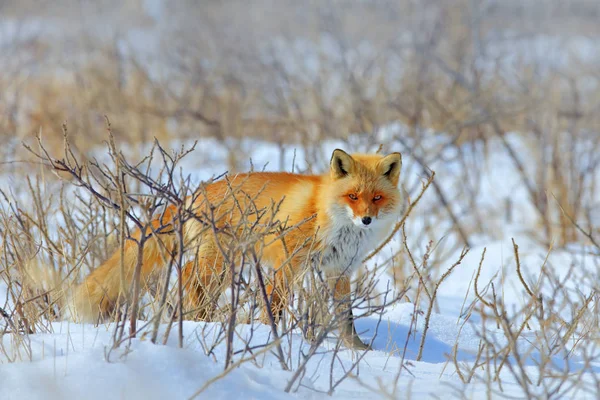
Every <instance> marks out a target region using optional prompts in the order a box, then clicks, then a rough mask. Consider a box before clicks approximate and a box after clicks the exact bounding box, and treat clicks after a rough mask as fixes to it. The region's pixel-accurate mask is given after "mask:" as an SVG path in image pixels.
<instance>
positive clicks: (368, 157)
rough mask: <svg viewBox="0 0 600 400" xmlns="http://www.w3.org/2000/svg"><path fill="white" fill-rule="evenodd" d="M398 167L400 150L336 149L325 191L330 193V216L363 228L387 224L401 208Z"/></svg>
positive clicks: (400, 157) (399, 166) (400, 162)
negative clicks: (361, 151)
mask: <svg viewBox="0 0 600 400" xmlns="http://www.w3.org/2000/svg"><path fill="white" fill-rule="evenodd" d="M401 168H402V156H401V155H400V153H391V154H389V155H387V156H382V155H379V154H353V155H350V154H348V153H346V152H344V151H343V150H340V149H337V150H335V151H334V152H333V154H332V156H331V162H330V172H329V173H330V178H331V179H330V185H331V187H330V188H328V190H327V191H328V192H329V193H330V194H331V196H332V197H331V198H330V201H331V202H332V204H331V207H330V211H331V213H332V214H333V216H334V217H335V218H340V219H344V218H349V219H350V220H352V222H353V223H354V224H355V225H356V226H359V227H361V228H365V229H370V228H373V229H376V228H377V227H378V225H379V224H380V222H381V221H385V222H386V223H388V222H389V221H390V219H391V218H395V217H397V216H398V213H399V209H400V207H401V196H400V192H399V191H398V180H399V178H400V169H401ZM338 222H339V221H338Z"/></svg>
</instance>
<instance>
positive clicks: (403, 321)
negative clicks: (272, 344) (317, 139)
mask: <svg viewBox="0 0 600 400" xmlns="http://www.w3.org/2000/svg"><path fill="white" fill-rule="evenodd" d="M390 130H393V128H390ZM390 130H388V131H383V132H381V135H383V136H382V138H383V137H385V136H387V137H386V140H388V141H389V140H392V143H393V139H391V138H392V136H393V132H391V131H390ZM509 139H510V140H514V141H516V140H519V139H518V137H510V138H509ZM365 143H366V142H362V140H361V138H360V137H357V138H355V142H354V143H353V145H354V147H355V148H354V149H353V150H373V149H372V148H369V147H368V146H367V144H365ZM338 146H341V144H340V143H335V142H331V143H324V144H319V146H318V150H316V151H318V152H319V153H320V155H319V154H318V155H317V156H318V157H316V158H317V159H323V162H324V164H323V166H324V167H325V165H326V161H325V160H327V159H328V155H329V154H330V152H331V150H333V149H334V148H335V147H338ZM492 146H493V145H492ZM242 147H244V148H247V149H248V154H252V156H253V165H254V166H255V168H256V169H261V167H262V166H264V165H266V169H269V170H278V169H280V168H283V169H288V170H289V169H291V165H292V159H294V152H293V151H292V149H288V151H287V152H286V156H285V157H284V164H285V165H283V166H280V165H278V164H277V163H275V160H278V159H279V150H278V149H277V148H276V147H275V146H274V145H270V144H268V143H257V142H251V141H248V143H245V144H243V145H242ZM398 150H401V151H402V148H400V145H399V144H398ZM490 154H491V156H490V158H489V160H488V161H489V165H486V166H483V171H484V172H483V173H482V177H483V178H482V181H483V182H482V185H483V190H482V193H485V195H482V196H481V197H480V198H477V199H476V205H477V207H478V209H480V211H481V212H482V213H484V214H485V215H488V216H489V217H488V219H489V220H490V221H491V222H492V223H495V224H496V225H495V226H494V229H493V233H488V234H482V235H480V236H479V237H476V238H474V240H475V242H476V243H475V244H474V245H473V248H472V249H471V250H470V252H469V254H468V255H467V256H466V257H465V259H464V260H463V262H462V264H461V265H460V266H458V267H457V268H456V269H455V270H454V272H453V273H452V274H451V275H450V276H449V277H448V278H447V280H446V281H445V282H444V283H443V284H442V285H441V286H440V289H439V292H438V306H437V307H436V308H435V309H434V313H433V315H432V318H431V321H430V323H429V330H428V333H427V336H426V341H425V347H424V351H423V357H422V360H421V361H416V357H417V353H418V350H419V344H420V340H421V334H422V332H423V329H424V318H423V317H422V316H419V317H418V318H416V319H415V313H417V314H419V315H422V313H423V312H424V311H426V306H427V302H421V303H420V304H419V305H418V306H415V305H414V304H413V303H410V302H403V303H397V304H395V305H394V306H390V307H388V308H387V309H386V310H385V312H384V313H383V315H382V319H381V323H378V322H379V321H378V319H377V318H375V317H373V316H372V317H368V318H363V319H359V320H358V321H357V328H358V331H359V332H361V336H362V337H363V339H364V340H367V341H368V340H370V339H372V338H373V337H375V339H374V341H373V351H370V352H368V353H367V354H366V355H365V356H364V358H363V359H362V360H361V361H360V362H359V367H358V369H356V370H354V371H353V373H352V376H350V377H348V378H347V379H345V380H343V381H342V382H341V383H340V384H339V386H337V387H335V390H333V393H332V395H333V397H338V398H380V397H384V395H383V394H384V393H388V394H390V395H391V396H392V397H395V398H409V397H410V398H429V397H432V396H433V397H437V398H440V397H451V396H452V397H454V396H456V397H459V396H463V397H464V398H471V399H479V398H486V397H503V396H507V397H509V396H514V397H513V398H524V397H526V396H527V395H532V394H536V393H537V394H540V395H541V394H543V393H545V392H544V391H545V390H547V387H548V386H551V385H553V384H557V382H559V378H556V377H555V378H551V377H545V378H543V379H542V380H541V381H540V384H539V385H535V384H532V385H527V387H528V390H531V392H530V393H526V392H524V391H523V385H522V384H520V383H519V380H520V379H521V378H520V377H521V376H522V375H521V373H520V372H519V371H518V365H522V366H523V367H524V371H525V372H526V373H527V375H528V376H529V378H530V379H532V381H536V380H537V376H538V371H539V368H538V365H539V364H540V360H541V359H542V358H543V355H544V354H545V353H544V349H543V348H540V347H539V343H540V342H539V341H538V340H537V339H539V337H540V335H542V327H541V326H540V323H539V321H534V320H532V322H531V326H530V328H531V329H528V330H526V331H525V332H523V333H522V334H521V335H519V336H518V339H517V340H516V343H515V344H514V345H515V346H516V347H517V348H518V350H519V351H518V353H519V354H521V355H522V357H523V359H522V360H521V362H520V363H517V362H516V361H515V360H514V357H511V358H509V359H508V361H507V362H508V364H509V365H510V366H514V367H515V369H513V368H510V367H506V368H504V369H502V372H501V374H500V381H501V382H502V385H501V386H499V385H498V384H491V385H488V384H486V383H485V382H486V381H489V379H486V374H487V373H488V372H489V371H486V369H485V368H483V367H481V368H479V369H477V370H476V373H475V377H474V378H473V379H472V380H471V383H467V384H465V383H463V381H462V380H461V377H460V376H459V374H458V373H457V371H456V366H455V364H454V363H453V362H451V361H450V359H451V356H450V355H451V354H453V353H456V360H457V361H458V362H459V363H460V364H461V365H464V366H467V367H468V366H472V365H473V364H474V363H475V362H477V360H476V353H477V349H478V346H479V345H480V343H481V339H482V336H485V337H487V338H488V339H489V338H494V341H495V342H496V344H497V345H498V346H502V345H506V344H507V339H506V336H505V335H504V334H503V332H502V330H501V329H500V328H499V327H498V326H496V323H495V322H494V321H482V318H481V314H478V313H477V312H472V313H471V314H470V315H469V317H468V321H466V319H467V315H466V309H465V304H467V305H468V304H470V302H471V301H472V300H473V299H474V298H475V293H474V288H473V277H474V275H475V273H476V271H477V269H478V266H479V264H480V260H481V256H482V252H483V249H484V248H486V255H485V259H484V261H483V263H482V269H481V276H480V278H479V282H480V288H479V290H480V291H481V290H482V287H483V286H484V285H485V284H487V283H488V282H490V281H493V282H494V284H495V290H496V291H497V293H498V296H499V297H500V298H501V299H502V302H503V303H504V304H505V305H506V310H507V314H508V315H518V314H519V312H522V307H527V304H528V301H529V297H528V295H527V294H526V293H525V289H524V287H523V285H522V284H521V283H520V280H519V278H518V276H517V274H516V270H515V259H514V252H513V246H512V242H511V238H512V237H514V238H515V241H516V242H517V243H518V244H519V246H520V263H521V268H522V270H523V274H524V278H525V280H526V281H527V282H528V284H529V285H530V286H531V287H534V286H535V282H536V281H537V279H538V277H539V274H540V271H541V269H542V267H543V268H546V269H553V270H554V271H555V272H556V276H557V277H562V278H565V277H566V276H567V274H570V275H569V278H568V279H565V284H564V286H565V291H564V292H560V293H566V295H565V296H566V297H570V298H572V299H579V300H580V299H581V297H578V296H581V294H583V295H587V293H589V292H590V291H591V290H593V285H594V281H595V282H597V281H598V279H597V278H598V273H599V271H600V268H598V266H599V265H600V261H599V260H598V257H597V256H594V255H591V254H590V252H589V251H588V250H589V249H585V248H581V247H573V248H572V249H569V250H568V251H567V250H560V251H559V250H554V251H551V252H550V254H548V249H547V248H545V247H544V246H542V245H540V244H539V243H537V242H535V241H534V240H532V239H531V238H530V236H529V235H527V234H526V231H527V229H530V227H531V226H532V223H533V222H532V219H531V218H532V217H531V211H530V205H529V203H528V200H527V197H526V195H525V193H524V191H523V188H522V187H521V184H520V183H519V181H518V179H517V178H516V176H517V174H516V173H514V171H511V170H510V166H509V163H508V162H507V161H506V160H505V159H503V158H502V157H503V156H502V155H501V154H502V153H501V152H495V151H494V148H493V147H492V149H491V151H490ZM226 156H227V154H226V151H225V150H224V149H223V148H222V147H220V145H219V144H218V143H216V142H212V141H210V140H207V141H203V142H200V143H199V145H198V148H197V150H196V152H194V153H192V154H191V155H189V156H188V157H187V158H186V159H185V160H186V161H185V162H184V169H186V170H188V171H193V177H194V179H196V180H197V181H199V180H201V179H207V178H209V177H210V176H212V175H217V174H220V173H222V172H224V169H226V167H225V159H226ZM305 156H306V155H305V154H303V153H302V152H296V154H295V161H296V165H295V168H296V169H300V170H303V169H304V168H305V167H306V163H305V162H304V160H305V158H306V157H305ZM312 156H315V155H314V154H313V155H312ZM313 158H314V157H313ZM267 162H268V163H267ZM249 163H250V162H249V161H248V164H246V165H240V166H239V168H240V169H243V168H244V167H249ZM413 165H414V162H413V161H412V160H411V157H410V156H405V158H404V175H403V181H404V183H405V185H406V186H407V187H413V186H414V183H415V182H418V181H419V180H421V179H422V178H423V177H422V175H421V174H420V173H419V171H418V170H416V169H415V168H413ZM207 166H209V167H207ZM431 167H432V169H434V170H436V173H437V175H436V180H437V182H439V183H440V184H441V185H442V186H443V188H444V189H445V190H447V191H451V190H452V187H453V185H456V181H455V179H456V177H453V173H454V172H453V168H452V164H451V163H450V164H448V163H446V164H444V168H440V169H436V165H432V166H431ZM499 181H501V182H502V184H501V185H498V184H497V182H499ZM13 184H14V183H13ZM412 195H413V196H414V193H412ZM507 196H511V198H512V199H513V201H515V204H517V205H516V207H515V214H516V215H515V218H514V219H513V221H515V222H512V223H504V222H502V219H501V217H499V215H501V214H502V212H503V210H502V205H503V204H504V199H505V198H506V197H507ZM433 201H434V198H433V197H432V194H431V193H427V194H426V196H425V197H424V198H423V203H422V204H420V205H419V207H421V208H422V209H423V210H427V209H428V207H427V205H428V204H432V202H433ZM425 218H426V216H425V215H424V214H423V212H419V209H417V210H416V211H415V213H414V214H413V215H412V216H411V218H410V219H409V221H408V223H407V234H408V237H409V238H411V237H413V236H414V237H416V235H417V233H418V231H419V230H420V229H422V226H423V220H424V219H425ZM439 225H440V232H441V233H440V236H439V237H437V238H436V240H440V239H442V236H443V235H445V233H444V232H445V229H444V223H443V222H439ZM444 240H446V241H447V243H450V244H451V245H449V246H448V247H449V248H451V249H452V248H453V247H454V248H455V249H454V250H452V251H451V252H450V254H449V255H448V256H447V259H446V260H445V261H444V263H443V265H444V266H445V267H442V268H441V272H443V271H445V270H446V269H447V268H448V267H450V265H452V263H453V262H454V261H456V260H457V259H458V257H459V254H460V248H458V247H457V246H455V243H456V242H457V240H458V239H457V238H456V237H455V235H454V236H453V235H449V236H448V238H446V239H444ZM409 242H410V245H411V247H412V248H413V251H414V253H415V255H416V257H421V256H422V253H423V251H424V248H425V246H426V244H427V243H426V242H423V241H420V242H417V243H415V242H411V241H410V239H409ZM399 246H401V242H400V240H399V238H396V239H395V240H394V241H392V242H391V243H390V244H389V245H388V248H386V249H384V250H383V251H382V252H381V254H380V255H379V256H378V257H377V258H376V259H375V260H373V261H372V262H371V263H370V264H369V265H370V267H372V266H373V265H375V264H378V263H382V262H383V261H384V259H385V258H386V257H387V256H389V254H391V253H392V250H393V249H395V248H398V247H399ZM546 258H547V260H546ZM572 265H574V266H575V268H570V267H571V266H572ZM441 272H440V273H441ZM379 278H380V282H379V284H378V287H379V288H380V289H383V288H385V287H386V285H387V283H388V282H389V280H390V279H391V278H390V276H389V275H388V274H387V273H386V272H385V271H379ZM4 291H5V287H4V286H3V285H2V284H1V283H0V306H4V304H5V300H6V294H5V292H4ZM542 293H545V292H544V291H543V290H542ZM548 294H549V295H555V294H556V292H548ZM489 295H490V292H489V290H488V292H487V296H488V297H487V298H488V299H489ZM556 300H557V301H559V300H560V299H556ZM561 315H562V316H563V318H564V319H565V320H567V321H570V320H571V319H572V318H573V315H572V310H570V309H566V310H564V312H563V313H562V314H561ZM415 320H416V327H414V326H413V323H414V321H415ZM0 321H1V320H0ZM465 322H466V323H465ZM2 323H3V322H0V328H1V327H2ZM142 323H143V322H140V324H142ZM161 329H162V330H163V331H164V329H166V327H165V326H162V328H161ZM217 329H218V325H217V324H216V323H203V322H185V323H184V330H183V337H184V346H183V348H179V347H178V341H177V335H178V331H177V327H176V326H175V327H174V328H173V331H172V332H171V334H170V336H169V340H168V342H167V344H166V345H154V344H152V343H151V342H150V341H149V340H148V339H147V338H146V337H144V335H140V336H139V337H138V339H133V340H131V341H130V342H126V343H124V344H123V345H122V346H121V347H119V348H118V349H114V350H111V345H112V342H113V341H112V335H113V331H114V326H112V325H101V326H99V327H94V326H91V325H80V324H74V323H72V322H69V321H63V322H57V323H53V324H52V325H51V329H50V333H38V334H33V335H29V336H25V337H24V338H23V340H24V341H25V343H14V342H13V340H14V339H15V336H14V335H9V334H7V335H4V336H2V338H1V340H2V345H3V346H2V347H3V349H4V351H2V352H0V398H2V399H64V398H72V399H79V398H85V399H107V398H111V399H112V398H127V399H164V398H172V399H180V398H189V397H191V396H193V395H194V394H197V393H198V391H199V390H201V389H204V390H203V391H202V392H201V393H199V394H198V396H199V397H198V398H219V399H220V398H223V399H231V398H239V397H241V398H256V399H263V398H267V399H270V398H273V399H279V398H287V397H292V398H307V399H310V398H323V397H327V392H329V391H330V390H331V387H332V385H333V384H335V382H337V381H338V380H339V379H340V378H341V377H343V376H344V374H345V373H346V370H347V368H348V367H349V366H350V365H352V363H353V362H355V361H356V360H357V357H358V356H359V353H356V352H353V351H351V350H345V349H343V350H341V351H340V352H338V353H335V352H334V351H333V350H334V341H333V340H329V341H326V342H325V343H324V344H323V345H322V346H321V348H320V349H319V351H318V354H316V355H315V356H314V357H313V358H311V360H310V361H309V363H308V364H307V367H306V373H305V374H303V376H302V378H301V379H299V380H297V381H295V383H294V385H293V386H292V390H291V393H289V394H288V393H286V392H285V391H284V389H285V388H286V386H287V385H288V383H289V382H290V381H291V380H292V379H293V376H294V373H295V372H296V370H297V368H298V366H299V364H300V363H301V362H302V359H303V357H302V354H303V352H304V353H306V352H307V351H308V345H307V344H306V342H304V341H303V340H302V336H301V333H300V332H299V331H298V332H295V333H294V334H292V335H290V336H287V337H285V338H284V339H283V342H282V345H283V348H284V349H289V351H286V354H289V357H290V359H288V365H290V366H291V367H292V371H284V370H282V368H281V366H280V364H279V362H278V360H277V358H276V357H275V356H274V355H273V354H272V352H271V351H268V352H261V350H260V349H261V347H260V345H263V344H265V343H267V342H268V341H270V340H271V338H270V330H269V328H268V327H266V326H259V325H256V326H252V327H251V326H250V325H244V324H240V325H239V326H238V328H237V332H238V337H236V339H235V341H234V343H235V346H234V349H235V350H242V349H243V348H244V347H245V346H246V344H245V342H246V341H249V343H250V346H252V345H254V346H259V347H257V350H256V351H255V355H256V357H255V358H254V359H253V360H252V361H248V362H244V363H241V365H240V366H239V367H238V368H234V369H233V370H232V371H230V372H229V373H227V374H225V375H223V374H222V373H223V360H224V355H225V351H226V350H225V345H224V344H220V345H218V346H217V347H216V348H215V349H214V352H213V353H212V354H211V355H206V353H205V348H204V347H203V346H202V343H203V340H202V338H210V337H211V335H214V334H215V331H216V330H217ZM250 336H251V337H250ZM242 338H245V340H242ZM596 347H597V346H596V345H595V343H593V342H591V343H584V345H583V346H582V348H583V349H584V350H585V351H587V352H588V354H597V352H598V350H597V348H596ZM568 348H570V346H568ZM582 351H583V350H577V351H574V352H572V353H569V354H568V357H564V354H563V353H557V354H555V355H553V358H552V363H551V364H552V365H553V368H554V369H555V371H556V376H560V375H561V374H563V373H569V374H572V375H573V376H574V377H576V378H574V380H575V384H574V385H573V386H572V387H570V389H569V391H566V392H564V393H563V394H564V395H565V396H568V397H570V398H597V394H596V393H595V392H594V390H593V388H594V387H595V383H594V379H595V375H596V374H597V372H598V371H599V369H600V364H595V363H591V364H590V363H585V362H584V361H585V359H586V358H585V357H584V354H583V353H582ZM248 356H249V354H248V353H244V354H243V355H242V357H248ZM239 357H240V355H237V356H236V358H235V360H234V361H236V360H239ZM493 362H494V361H493ZM495 362H496V363H499V362H501V360H500V359H496V360H495ZM580 371H583V372H582V373H581V375H577V374H578V373H579V372H580ZM204 385H207V386H206V387H204Z"/></svg>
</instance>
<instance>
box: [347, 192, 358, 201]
mask: <svg viewBox="0 0 600 400" xmlns="http://www.w3.org/2000/svg"><path fill="white" fill-rule="evenodd" d="M348 197H350V200H358V196H357V195H355V194H354V193H350V194H349V195H348Z"/></svg>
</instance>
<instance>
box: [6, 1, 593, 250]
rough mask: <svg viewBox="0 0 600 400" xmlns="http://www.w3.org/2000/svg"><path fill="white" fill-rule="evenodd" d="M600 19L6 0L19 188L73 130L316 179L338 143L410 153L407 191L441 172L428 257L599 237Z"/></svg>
mask: <svg viewBox="0 0 600 400" xmlns="http://www.w3.org/2000/svg"><path fill="white" fill-rule="evenodd" d="M599 18H600V2H598V1H597V0H573V1H561V0H536V1H533V0H502V1H501V0H455V1H432V0H426V1H414V0H399V1H379V0H370V1H369V0H337V1H333V0H331V1H302V2H299V1H291V0H279V1H268V0H253V1H237V0H229V1H227V0H226V1H213V0H206V1H191V0H179V1H174V2H167V1H165V0H121V1H116V0H97V1H91V0H61V1H49V0H22V1H6V0H0V48H1V52H0V69H1V71H2V72H1V74H0V141H2V143H3V145H2V146H1V148H0V152H1V153H0V157H1V160H0V161H1V162H2V164H0V166H1V168H2V174H3V176H5V177H6V176H9V179H8V180H3V182H4V183H3V184H2V185H3V189H5V190H16V189H15V187H16V186H17V182H18V181H20V180H22V176H24V175H25V176H31V174H34V173H38V172H40V168H39V166H37V165H36V164H34V163H31V162H29V161H30V160H32V157H31V155H30V154H29V153H28V152H27V151H25V150H24V148H23V145H22V142H26V143H30V144H32V143H35V135H40V136H41V137H42V139H43V141H44V143H45V146H46V147H47V148H48V149H49V150H50V151H51V153H52V154H55V155H56V156H60V155H61V154H62V148H63V124H65V123H66V126H67V129H68V132H69V137H70V140H71V142H72V144H73V148H74V151H75V152H76V153H77V154H78V155H79V156H81V157H84V158H85V157H93V156H94V154H98V152H102V151H105V149H106V146H105V144H104V143H105V141H106V139H107V136H106V121H105V116H107V117H108V118H109V119H110V121H111V124H112V128H113V131H114V134H115V137H116V140H117V142H118V143H119V145H120V146H122V147H125V148H127V149H128V150H129V151H130V152H131V153H132V154H135V153H136V152H139V153H140V154H139V155H140V156H141V153H142V152H143V151H145V150H146V149H147V144H148V143H151V142H152V141H153V140H154V138H157V139H158V140H160V141H161V143H182V142H185V141H188V140H196V139H201V142H200V145H199V151H200V154H201V155H202V154H204V155H203V156H197V155H194V154H192V155H191V156H190V157H192V158H195V159H196V160H197V161H198V164H197V166H196V168H198V170H201V169H202V165H203V164H202V163H203V162H204V163H205V164H206V163H208V162H209V161H211V160H209V159H208V158H203V157H208V156H209V155H210V153H211V152H212V151H213V150H214V149H215V148H216V147H218V148H219V149H220V151H222V154H224V155H225V156H224V158H223V160H222V163H223V164H222V168H221V169H222V170H223V171H224V170H226V169H229V170H237V169H245V168H246V167H247V166H248V162H249V158H250V157H253V152H256V151H258V149H260V148H261V146H262V147H265V146H268V147H269V148H275V149H278V151H277V152H276V154H277V155H276V156H275V157H269V161H270V162H271V167H272V168H273V169H285V170H290V169H291V168H292V165H291V162H290V158H291V157H292V154H293V155H294V162H297V163H298V164H297V165H298V168H297V169H299V170H301V171H303V172H304V171H306V172H322V171H323V169H324V168H326V167H327V162H328V158H329V155H330V149H331V148H333V146H343V147H344V148H347V149H348V150H349V151H375V150H377V149H378V148H379V146H380V145H382V146H383V151H384V152H389V151H401V152H402V153H403V156H404V174H403V183H404V186H405V189H406V191H407V192H408V193H409V194H410V195H412V196H414V195H416V194H417V193H418V191H419V189H420V185H421V182H422V181H423V180H425V179H426V178H427V177H428V176H429V175H430V173H431V170H435V171H436V178H435V180H434V184H433V186H432V188H430V189H429V191H428V192H427V195H426V197H425V198H424V203H423V204H420V205H419V210H418V211H417V212H416V214H415V215H416V216H417V217H416V218H415V222H413V223H412V226H413V227H415V228H414V231H415V232H416V233H415V234H414V235H413V236H412V238H413V240H415V241H417V242H418V243H419V244H418V247H420V248H423V247H424V246H425V244H426V243H427V241H428V240H433V241H434V242H435V243H441V242H442V241H444V240H445V243H446V246H445V247H446V250H447V251H455V250H456V249H457V248H460V247H462V246H463V245H468V246H473V245H476V244H481V243H486V242H488V241H490V240H495V239H499V238H506V237H509V236H510V235H515V234H519V235H526V236H527V237H528V238H530V239H532V240H534V241H536V242H538V243H540V244H543V245H544V246H546V245H550V244H553V245H554V246H558V247H566V246H569V245H571V244H573V243H584V244H585V243H588V241H589V240H588V239H589V238H588V237H586V235H582V234H581V233H580V232H579V231H578V230H577V229H576V228H575V226H574V224H573V223H572V220H574V221H577V222H578V223H579V224H580V225H581V227H582V228H584V229H585V230H587V231H588V232H591V233H593V232H596V231H597V229H598V228H597V227H598V219H599V218H600V203H599V202H598V195H599V194H600V193H599V189H598V186H599V184H600V181H599V177H598V173H599V168H598V164H599V163H600V113H599V112H598V111H599V107H600V86H599V83H600V52H599V49H600V45H599V44H598V43H600V42H599V41H598V36H599V35H600V24H599V23H598V22H599ZM202 140H205V141H204V142H203V141H202ZM203 143H204V144H203ZM209 144H210V146H209ZM215 146H216V147H215ZM296 151H297V152H298V153H296ZM270 154H271V153H270ZM296 154H297V155H298V156H297V157H296ZM259 159H260V157H259ZM443 247H444V246H440V249H442V248H443ZM436 249H437V247H436ZM440 259H443V257H442V258H440Z"/></svg>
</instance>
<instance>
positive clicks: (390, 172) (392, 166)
mask: <svg viewBox="0 0 600 400" xmlns="http://www.w3.org/2000/svg"><path fill="white" fill-rule="evenodd" d="M400 169H402V155H401V154H400V153H392V154H389V155H387V156H385V157H383V158H382V159H381V161H379V172H381V174H382V175H383V176H385V177H386V178H388V179H389V180H390V181H392V183H393V184H395V185H396V184H398V178H400Z"/></svg>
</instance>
